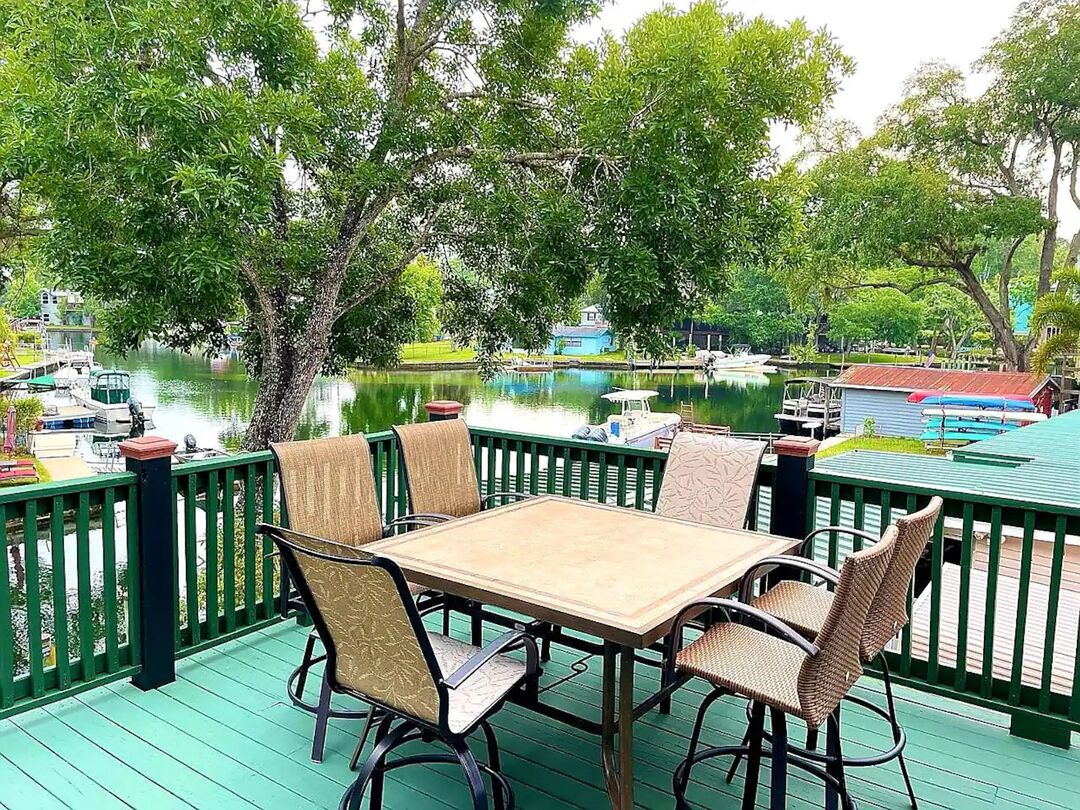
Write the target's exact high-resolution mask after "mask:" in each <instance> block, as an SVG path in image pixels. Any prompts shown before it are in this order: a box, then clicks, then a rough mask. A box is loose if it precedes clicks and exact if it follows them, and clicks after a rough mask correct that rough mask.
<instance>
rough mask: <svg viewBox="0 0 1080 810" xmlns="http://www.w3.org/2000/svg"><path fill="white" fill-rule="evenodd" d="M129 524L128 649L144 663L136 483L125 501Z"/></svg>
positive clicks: (126, 519) (138, 662) (130, 488)
mask: <svg viewBox="0 0 1080 810" xmlns="http://www.w3.org/2000/svg"><path fill="white" fill-rule="evenodd" d="M124 508H125V517H124V520H125V522H126V524H127V576H126V577H125V579H126V580H127V614H128V631H127V632H128V650H129V655H130V656H131V663H132V664H134V665H136V666H138V665H139V664H141V663H142V637H141V636H142V628H141V626H140V624H139V623H140V621H141V614H142V586H141V584H140V583H139V563H140V555H139V497H138V490H137V488H136V486H135V484H129V485H128V491H127V498H126V499H125V503H124Z"/></svg>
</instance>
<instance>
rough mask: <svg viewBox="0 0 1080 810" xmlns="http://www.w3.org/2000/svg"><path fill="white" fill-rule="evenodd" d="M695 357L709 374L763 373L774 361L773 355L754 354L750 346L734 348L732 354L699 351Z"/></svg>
mask: <svg viewBox="0 0 1080 810" xmlns="http://www.w3.org/2000/svg"><path fill="white" fill-rule="evenodd" d="M694 356H695V357H696V358H697V359H698V360H699V361H700V362H701V367H702V368H703V369H704V370H705V371H707V372H713V371H761V370H762V369H763V368H765V367H766V366H767V365H768V363H769V361H770V360H772V355H771V354H752V353H751V352H750V347H749V346H733V347H732V349H731V351H730V352H724V351H716V352H711V351H699V352H697V353H696V354H695V355H694Z"/></svg>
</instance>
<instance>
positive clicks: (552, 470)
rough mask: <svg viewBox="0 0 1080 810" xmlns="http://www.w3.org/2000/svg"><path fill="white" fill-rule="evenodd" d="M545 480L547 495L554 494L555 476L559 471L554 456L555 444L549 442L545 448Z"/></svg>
mask: <svg viewBox="0 0 1080 810" xmlns="http://www.w3.org/2000/svg"><path fill="white" fill-rule="evenodd" d="M547 461H548V463H547V476H546V477H547V480H546V481H545V482H544V489H545V491H546V492H547V493H548V495H553V494H555V488H556V484H555V476H556V475H557V474H558V471H559V463H558V460H557V459H556V458H555V445H553V444H549V445H548V450H547Z"/></svg>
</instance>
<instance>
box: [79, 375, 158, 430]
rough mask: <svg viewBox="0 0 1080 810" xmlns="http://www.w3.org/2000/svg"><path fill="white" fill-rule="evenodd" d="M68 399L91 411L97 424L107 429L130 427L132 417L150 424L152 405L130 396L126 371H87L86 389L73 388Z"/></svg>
mask: <svg viewBox="0 0 1080 810" xmlns="http://www.w3.org/2000/svg"><path fill="white" fill-rule="evenodd" d="M71 398H72V399H74V400H75V401H76V402H78V403H79V404H80V405H82V406H83V407H85V408H89V409H90V410H91V411H93V412H94V417H95V419H96V421H97V422H98V423H104V424H105V426H106V430H107V431H108V429H109V428H115V427H117V426H125V427H126V426H129V425H131V423H132V420H133V419H134V420H137V421H140V420H141V421H144V422H146V423H150V422H151V421H152V419H153V415H154V406H153V405H148V404H145V403H142V402H139V400H137V399H135V398H134V397H133V396H131V375H130V374H128V373H127V372H126V371H116V370H113V369H101V370H96V371H91V372H90V381H89V385H88V386H87V387H86V388H73V389H72V390H71Z"/></svg>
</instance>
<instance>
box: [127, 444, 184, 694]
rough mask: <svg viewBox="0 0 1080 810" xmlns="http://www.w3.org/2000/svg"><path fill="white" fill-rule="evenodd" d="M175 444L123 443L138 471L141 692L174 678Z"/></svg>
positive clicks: (130, 465)
mask: <svg viewBox="0 0 1080 810" xmlns="http://www.w3.org/2000/svg"><path fill="white" fill-rule="evenodd" d="M175 451H176V442H171V441H169V440H168V439H163V438H161V437H159V436H143V437H141V438H138V439H128V440H127V441H124V442H121V443H120V453H121V455H123V457H124V458H125V459H126V460H127V469H128V472H133V473H135V474H136V475H137V476H138V477H139V479H138V482H137V486H136V489H137V496H136V497H137V499H138V520H139V525H138V547H139V566H138V568H139V570H138V571H136V572H129V573H134V575H135V576H138V578H139V595H140V604H139V641H140V644H141V658H142V669H141V670H140V671H139V672H138V673H136V675H135V677H134V678H132V679H131V680H132V683H134V684H135V686H137V687H138V688H139V689H143V690H147V689H156V688H158V687H159V686H164V685H165V684H167V683H172V682H173V681H174V680H176V660H175V649H176V633H175V630H174V627H175V626H174V624H173V613H174V612H175V611H176V609H177V605H176V603H175V602H174V601H173V578H174V572H173V549H172V521H173V513H174V511H175V509H176V505H175V504H174V503H173V500H172V455H173V453H174V452H175Z"/></svg>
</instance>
